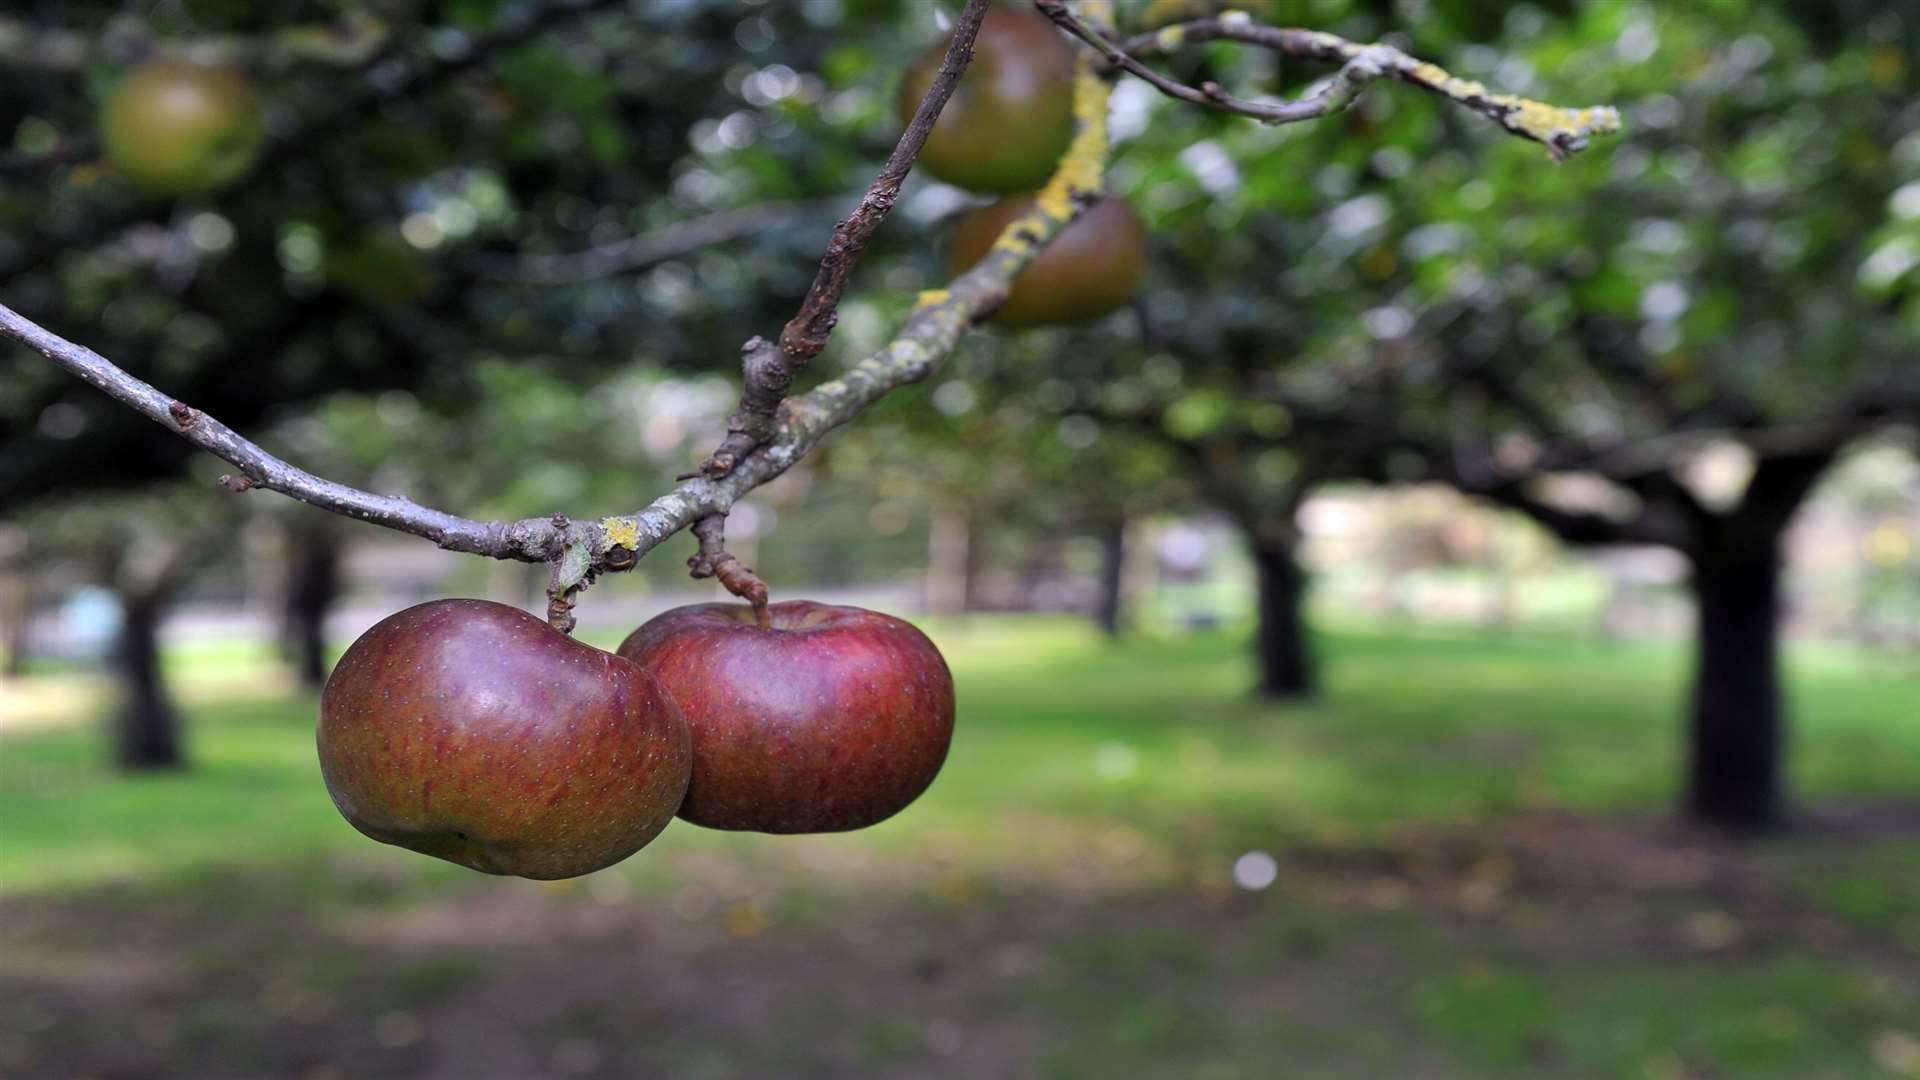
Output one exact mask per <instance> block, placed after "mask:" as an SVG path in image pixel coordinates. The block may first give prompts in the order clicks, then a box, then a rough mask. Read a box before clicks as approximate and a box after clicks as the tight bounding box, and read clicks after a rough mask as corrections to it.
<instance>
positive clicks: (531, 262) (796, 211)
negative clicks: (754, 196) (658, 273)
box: [465, 200, 830, 285]
mask: <svg viewBox="0 0 1920 1080" xmlns="http://www.w3.org/2000/svg"><path fill="white" fill-rule="evenodd" d="M828 205H830V203H829V202H828V201H827V200H820V201H817V202H788V203H766V204H763V205H760V206H753V207H748V208H746V209H743V210H721V211H718V212H716V213H712V214H705V215H702V216H700V217H696V218H689V219H687V220H686V221H680V222H675V223H674V224H672V225H667V226H665V227H663V228H659V229H655V230H652V231H650V232H643V233H637V234H635V235H633V236H629V237H627V238H625V239H623V240H615V241H613V242H612V243H609V244H600V245H598V246H595V247H591V248H588V249H586V250H585V251H578V252H570V253H568V254H563V255H505V254H479V255H474V256H472V257H470V258H468V259H467V260H465V262H466V263H467V264H468V266H470V267H471V268H472V270H473V273H474V276H476V277H478V278H480V279H481V280H484V281H497V282H506V283H513V284H522V285H578V284H580V283H582V282H587V281H599V280H601V279H603V278H609V277H613V276H614V275H616V274H626V273H632V272H634V271H637V270H645V269H647V268H649V267H653V266H657V265H659V264H660V263H663V262H666V261H667V260H669V259H677V258H679V257H681V256H682V255H688V254H691V253H693V252H695V251H699V250H701V249H702V248H708V247H713V246H715V245H717V244H724V243H728V242H730V241H733V240H738V239H740V238H742V237H745V236H751V235H753V234H754V233H756V232H759V231H760V230H762V229H765V228H768V227H769V226H773V225H784V224H787V223H789V222H793V221H797V220H800V219H802V218H804V217H806V216H807V215H808V214H811V213H813V212H814V211H817V210H822V209H824V208H825V207H827V206H828Z"/></svg>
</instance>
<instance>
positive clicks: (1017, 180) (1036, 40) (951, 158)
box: [896, 7, 1074, 194]
mask: <svg viewBox="0 0 1920 1080" xmlns="http://www.w3.org/2000/svg"><path fill="white" fill-rule="evenodd" d="M946 52H947V42H946V41H942V42H940V43H939V44H938V45H936V46H934V47H933V48H931V49H929V50H927V52H926V53H925V54H924V55H923V56H921V57H920V59H919V60H918V61H916V62H915V63H914V65H913V67H912V68H911V69H909V70H908V72H907V76H906V78H905V79H903V80H902V81H901V83H900V97H899V100H898V102H897V103H896V105H897V108H898V111H899V114H900V123H901V125H902V126H905V124H906V123H907V121H908V120H910V119H912V118H913V114H914V112H915V110H917V109H919V108H920V101H921V99H922V98H924V97H926V96H927V88H928V87H929V86H931V85H933V78H934V75H935V74H937V73H938V72H939V70H940V61H941V60H942V59H943V58H944V57H945V56H946ZM1073 58H1074V53H1073V46H1071V45H1069V44H1068V43H1067V39H1066V38H1065V37H1063V36H1062V35H1061V33H1060V31H1059V30H1058V29H1056V28H1055V27H1054V25H1053V23H1052V22H1050V21H1048V20H1047V19H1044V18H1041V17H1040V16H1039V15H1036V14H1034V13H1033V12H1031V11H1025V10H1019V9H1014V8H1004V7H1001V8H994V9H993V10H992V11H989V12H987V17H986V20H985V21H984V22H982V23H981V24H980V33H979V35H978V36H977V37H975V38H974V41H973V62H972V63H971V64H968V65H967V72H966V74H965V75H962V76H961V77H960V84H959V85H958V86H956V87H954V88H953V97H951V98H949V99H948V100H947V106H946V108H944V109H942V110H940V119H939V120H938V121H936V122H935V123H934V125H933V132H932V133H931V134H930V135H929V136H928V137H927V145H926V146H925V147H924V148H922V149H921V151H920V159H919V164H920V166H921V167H922V168H924V169H926V170H927V171H928V172H930V173H932V174H933V175H935V176H937V177H939V178H940V179H942V180H945V181H946V182H947V183H949V184H958V185H959V186H961V187H963V188H969V189H971V190H974V191H980V192H986V193H989V194H1000V193H1004V192H1009V191H1026V190H1028V189H1030V188H1036V187H1039V186H1040V182H1041V181H1043V180H1045V179H1046V178H1047V177H1048V176H1049V175H1051V174H1052V173H1053V168H1054V165H1055V164H1056V163H1058V162H1059V160H1060V155H1062V154H1064V153H1066V150H1067V144H1068V143H1069V142H1071V141H1073Z"/></svg>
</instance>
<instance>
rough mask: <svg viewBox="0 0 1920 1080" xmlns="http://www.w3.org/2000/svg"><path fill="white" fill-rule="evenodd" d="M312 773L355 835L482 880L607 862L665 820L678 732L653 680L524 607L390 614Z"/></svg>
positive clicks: (674, 790) (336, 682)
mask: <svg viewBox="0 0 1920 1080" xmlns="http://www.w3.org/2000/svg"><path fill="white" fill-rule="evenodd" d="M318 742H319V748H320V770H321V773H322V774H323V775H324V776H325V778H326V783H327V790H328V791H329V792H330V793H331V794H332V796H333V801H334V805H335V806H337V807H339V808H340V812H341V814H343V815H345V817H346V819H347V820H348V821H349V822H351V823H352V824H353V826H354V828H356V829H359V830H360V831H361V832H363V833H365V834H367V835H368V836H370V837H372V838H374V839H375V840H379V841H382V842H384V843H388V844H397V845H399V846H401V847H404V848H411V849H412V850H414V851H418V852H422V853H424V854H427V855H433V856H437V857H439V858H442V859H447V860H449V861H451V862H456V863H460V864H461V865H463V866H469V867H472V868H473V869H475V870H481V871H485V872H486V873H489V874H516V875H519V876H520V877H528V878H540V879H551V878H565V877H575V876H577V875H580V874H586V873H591V872H592V871H595V870H598V869H601V868H602V867H605V866H610V865H612V864H613V863H616V862H619V861H620V860H621V859H624V858H626V857H627V856H629V855H631V854H633V853H634V852H636V851H638V850H640V848H642V847H644V846H645V845H646V844H647V843H648V841H650V840H652V839H653V838H654V837H655V836H657V835H659V833H660V830H661V829H663V828H665V827H666V826H667V823H668V822H669V821H671V820H673V815H674V813H675V811H676V810H678V809H679V806H680V800H681V797H682V796H683V795H684V794H685V792H686V789H687V779H688V775H689V768H690V760H691V758H690V745H689V741H688V735H687V725H686V722H685V721H684V720H683V719H681V716H680V710H679V709H678V708H677V707H676V706H675V704H674V701H673V699H672V698H671V697H670V696H668V695H667V694H666V693H665V691H664V690H663V689H662V688H661V687H660V685H659V684H658V683H656V682H655V681H654V679H653V677H652V676H650V675H648V674H647V673H646V672H645V671H642V670H641V669H640V667H639V666H638V665H636V664H634V663H632V662H630V661H628V660H625V659H622V658H620V657H618V656H614V655H613V654H611V653H607V652H603V651H601V650H599V649H596V648H593V647H592V646H589V645H582V644H581V643H579V642H577V641H574V640H573V639H572V638H570V637H567V636H566V635H565V634H562V633H560V632H559V631H557V630H554V629H553V628H551V627H549V626H548V625H547V624H546V623H545V622H543V621H541V620H539V619H536V618H534V617H533V616H532V615H529V614H527V613H526V612H524V611H521V610H519V609H518V608H512V607H508V606H506V605H504V604H495V603H491V602H489V601H485V600H436V601H433V602H431V603H426V604H421V605H418V606H417V607H411V608H408V609H406V610H405V611H402V612H399V613H397V614H395V615H391V616H389V617H387V618H386V619H385V620H383V621H381V622H380V623H379V624H378V625H376V626H374V627H373V629H371V630H368V631H367V632H366V633H365V634H363V635H361V636H360V638H359V640H357V641H355V642H354V643H353V645H352V646H351V647H349V648H348V649H347V652H346V655H344V656H343V657H341V659H340V663H339V665H338V666H337V667H335V668H334V671H333V675H332V677H331V678H329V679H328V680H327V685H326V689H325V691H324V692H323V693H322V695H321V699H320V728H319V734H318Z"/></svg>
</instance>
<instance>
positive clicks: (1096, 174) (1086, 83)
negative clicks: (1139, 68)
mask: <svg viewBox="0 0 1920 1080" xmlns="http://www.w3.org/2000/svg"><path fill="white" fill-rule="evenodd" d="M1111 94H1112V87H1111V86H1110V85H1109V84H1108V82H1107V81H1106V80H1105V79H1102V78H1101V77H1100V76H1099V75H1098V74H1096V73H1095V72H1094V68H1093V61H1092V59H1091V58H1090V56H1089V55H1087V54H1083V55H1082V56H1081V57H1080V60H1079V64H1078V66H1077V67H1076V69H1075V71H1074V76H1073V115H1074V119H1075V120H1076V121H1077V123H1078V130H1076V131H1075V132H1074V136H1073V141H1072V142H1071V143H1069V144H1068V145H1067V152H1066V153H1065V154H1063V155H1062V156H1061V158H1060V162H1059V164H1058V165H1056V166H1054V170H1053V175H1052V176H1051V177H1049V178H1048V180H1047V183H1046V186H1045V187H1042V188H1041V189H1040V192H1039V194H1037V195H1035V196H1034V199H1033V207H1032V208H1031V209H1029V210H1028V211H1027V212H1026V213H1024V214H1021V215H1020V216H1019V217H1017V218H1015V219H1013V220H1012V221H1010V222H1008V223H1007V227H1006V228H1005V229H1002V230H1001V231H1000V236H999V238H998V239H996V240H995V241H994V242H993V250H994V251H1007V252H1012V253H1013V254H1015V255H1021V256H1024V255H1026V254H1028V253H1029V252H1031V251H1032V250H1033V246H1034V242H1035V240H1036V239H1040V238H1045V237H1048V236H1051V235H1053V232H1054V230H1055V229H1057V228H1059V226H1060V224H1061V223H1062V222H1064V221H1066V220H1067V219H1068V218H1071V217H1072V216H1073V204H1074V197H1075V196H1076V195H1080V194H1087V193H1091V192H1096V191H1099V190H1100V185H1101V181H1102V177H1103V176H1104V175H1105V173H1106V167H1107V104H1108V98H1109V97H1110V95H1111Z"/></svg>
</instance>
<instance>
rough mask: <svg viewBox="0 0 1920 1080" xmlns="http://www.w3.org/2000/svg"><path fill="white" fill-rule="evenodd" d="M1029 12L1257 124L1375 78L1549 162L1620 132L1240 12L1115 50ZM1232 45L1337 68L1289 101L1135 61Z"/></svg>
mask: <svg viewBox="0 0 1920 1080" xmlns="http://www.w3.org/2000/svg"><path fill="white" fill-rule="evenodd" d="M1034 6H1035V7H1038V8H1039V9H1040V10H1041V12H1043V13H1044V14H1046V16H1047V17H1048V18H1050V19H1052V20H1053V21H1054V22H1056V23H1058V24H1059V25H1060V26H1061V27H1062V28H1063V29H1065V30H1067V31H1068V32H1069V33H1072V34H1073V35H1075V36H1076V37H1079V38H1080V39H1081V40H1083V41H1085V42H1086V43H1087V44H1089V45H1091V46H1093V47H1094V48H1095V49H1096V50H1098V51H1099V53H1100V55H1101V56H1103V57H1105V58H1106V61H1107V62H1108V63H1109V64H1111V65H1113V66H1115V67H1118V68H1120V69H1122V70H1124V71H1126V72H1127V73H1128V74H1131V75H1134V76H1137V77H1139V78H1141V79H1144V80H1145V81H1146V82H1148V83H1149V84H1151V85H1152V86H1153V87H1154V88H1155V89H1157V90H1159V91H1160V92H1161V93H1163V94H1166V95H1168V96H1169V97H1173V98H1177V99H1179V100H1181V101H1185V102H1188V103H1190V104H1194V105H1199V106H1202V107H1203V108H1209V109H1217V110H1220V111H1222V112H1230V113H1238V114H1239V115H1241V116H1250V117H1252V118H1254V119H1256V120H1259V121H1260V122H1262V123H1265V124H1293V123H1298V122H1300V121H1302V120H1313V119H1316V118H1318V117H1322V116H1326V115H1328V114H1329V113H1335V112H1339V111H1341V110H1342V109H1345V108H1346V107H1347V106H1349V105H1351V104H1353V101H1354V99H1355V98H1356V97H1357V96H1358V95H1359V93H1360V90H1361V89H1362V88H1363V87H1365V86H1366V84H1368V83H1370V82H1373V81H1374V80H1376V79H1382V78H1393V79H1398V80H1399V81H1401V82H1404V83H1409V84H1411V85H1413V86H1418V87H1420V88H1421V89H1423V90H1428V91H1431V92H1432V93H1435V94H1439V95H1440V96H1442V97H1445V98H1448V99H1450V100H1452V101H1454V102H1457V103H1459V104H1460V105H1463V106H1465V107H1466V108H1469V109H1472V110H1473V111H1474V112H1477V113H1479V114H1481V115H1482V116H1485V117H1487V118H1488V119H1490V120H1492V121H1494V122H1495V123H1497V124H1499V125H1500V126H1501V127H1503V128H1505V129H1506V130H1507V131H1509V132H1511V133H1513V134H1515V135H1518V136H1520V137H1521V138H1524V139H1531V140H1533V141H1534V142H1537V143H1540V144H1541V145H1543V146H1545V147H1546V148H1547V152H1548V153H1549V154H1551V155H1553V158H1554V160H1555V161H1562V160H1565V159H1566V158H1567V157H1568V156H1569V155H1571V154H1575V153H1578V152H1579V151H1581V150H1584V149H1586V147H1587V144H1588V141H1589V140H1590V139H1591V138H1592V137H1593V136H1595V135H1610V134H1612V133H1614V132H1617V131H1619V130H1620V113H1619V111H1618V110H1617V109H1614V108H1612V107H1610V106H1605V105H1596V106H1592V107H1589V108H1584V109H1568V108H1562V107H1560V106H1556V105H1547V104H1543V103H1541V102H1538V101H1533V100H1531V99H1529V98H1523V97H1516V96H1514V95H1512V94H1499V93H1495V92H1493V91H1491V90H1489V89H1487V87H1485V86H1483V85H1482V84H1480V83H1477V82H1473V81H1470V80H1467V79H1460V78H1456V77H1455V76H1453V75H1451V74H1449V73H1448V72H1447V71H1446V70H1445V69H1444V68H1441V67H1439V66H1438V65H1436V64H1429V63H1426V62H1424V61H1421V60H1416V59H1414V58H1413V57H1411V56H1408V55H1407V54H1406V53H1403V52H1401V51H1400V50H1399V49H1396V48H1394V47H1392V46H1391V45H1359V44H1356V43H1354V42H1351V41H1348V40H1346V39H1345V38H1342V37H1339V36H1336V35H1334V34H1328V33H1323V32H1321V31H1318V30H1301V29H1295V28H1288V27H1277V26H1260V25H1257V24H1255V23H1254V22H1253V21H1252V20H1251V19H1249V18H1248V17H1247V16H1246V14H1245V13H1244V12H1228V13H1226V14H1224V15H1221V16H1219V17H1218V18H1211V19H1194V20H1192V21H1190V22H1183V23H1175V24H1173V25H1171V26H1166V27H1162V28H1161V29H1159V30H1157V31H1154V32H1152V33H1148V34H1141V35H1139V36H1137V37H1134V38H1130V39H1128V40H1127V41H1126V42H1125V43H1124V44H1116V43H1114V42H1113V41H1112V40H1110V39H1108V38H1107V37H1106V36H1105V35H1103V34H1101V33H1100V32H1099V31H1098V30H1095V29H1093V28H1092V27H1090V26H1088V25H1087V24H1086V23H1085V22H1083V21H1082V20H1080V19H1079V18H1078V17H1076V16H1075V15H1074V14H1073V12H1072V11H1070V10H1069V9H1068V5H1067V3H1066V0H1034ZM1215 40H1226V41H1238V42H1241V43H1242V44H1247V45H1257V46H1260V47H1261V48H1265V49H1270V50H1272V51H1273V52H1276V53H1279V54H1281V55H1282V56H1290V57H1295V58H1298V59H1305V60H1320V61H1325V62H1328V63H1337V64H1339V65H1341V66H1340V70H1339V71H1337V72H1336V73H1334V75H1333V76H1332V77H1331V78H1329V79H1327V80H1325V81H1324V82H1322V83H1321V84H1320V85H1319V86H1318V87H1317V88H1315V89H1313V90H1312V91H1310V92H1309V93H1308V94H1307V95H1306V96H1305V97H1302V98H1300V99H1299V100H1296V101H1286V102H1263V101H1249V100H1247V99H1245V98H1239V97H1235V96H1233V95H1232V94H1230V93H1228V92H1227V91H1226V90H1225V89H1224V88H1223V87H1221V86H1220V84H1218V83H1213V82H1208V83H1203V84H1201V85H1200V86H1198V87H1193V86H1188V85H1186V84H1185V83H1181V82H1178V81H1176V80H1174V79H1170V78H1168V77H1166V76H1165V75H1162V74H1160V73H1159V72H1157V71H1155V70H1153V69H1152V68H1150V67H1148V66H1147V65H1146V64H1144V63H1141V62H1140V60H1139V59H1138V58H1137V57H1138V56H1139V55H1143V54H1144V55H1153V54H1165V53H1170V52H1172V51H1174V50H1175V49H1178V48H1180V47H1181V46H1183V45H1186V44H1193V43H1199V42H1203V41H1215Z"/></svg>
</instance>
